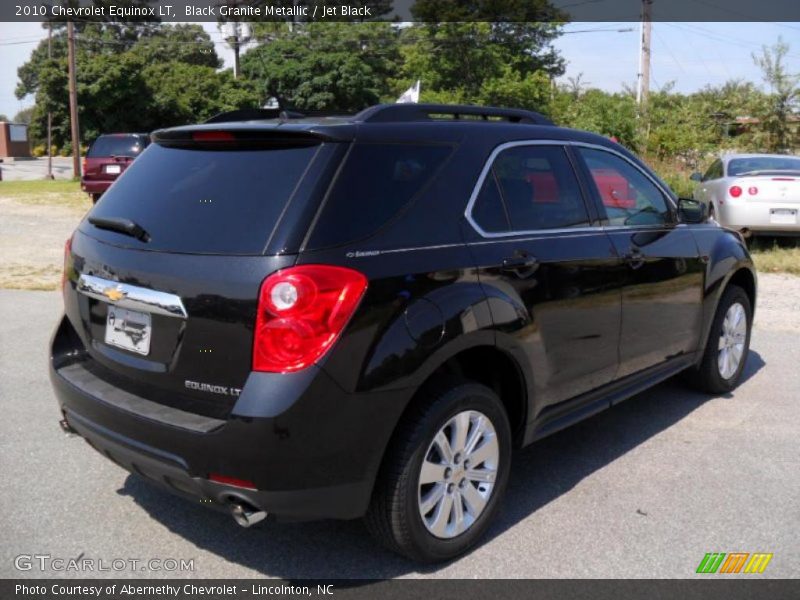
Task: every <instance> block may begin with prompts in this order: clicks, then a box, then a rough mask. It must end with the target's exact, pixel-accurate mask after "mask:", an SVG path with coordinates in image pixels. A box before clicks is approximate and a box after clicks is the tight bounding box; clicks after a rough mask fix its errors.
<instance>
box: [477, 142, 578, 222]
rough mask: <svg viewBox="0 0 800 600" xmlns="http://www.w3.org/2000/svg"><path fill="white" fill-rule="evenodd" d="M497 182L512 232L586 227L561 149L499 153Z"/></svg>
mask: <svg viewBox="0 0 800 600" xmlns="http://www.w3.org/2000/svg"><path fill="white" fill-rule="evenodd" d="M490 174H491V175H493V176H494V178H495V179H496V180H497V185H498V187H499V190H500V195H501V197H502V200H503V202H504V204H505V208H506V211H507V213H508V218H509V221H510V222H511V230H512V231H527V230H535V229H555V228H562V227H576V226H580V225H588V223H589V216H588V214H587V212H586V206H585V205H584V203H583V198H582V196H581V191H580V187H579V185H578V181H577V179H576V178H575V173H574V172H573V170H572V165H571V164H570V162H569V159H568V158H567V155H566V152H565V151H564V148H562V147H560V146H518V147H515V148H510V149H508V150H504V151H503V152H501V153H500V154H499V155H498V156H497V157H496V158H495V160H494V163H493V164H492V169H491V171H490Z"/></svg>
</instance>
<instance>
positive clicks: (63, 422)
mask: <svg viewBox="0 0 800 600" xmlns="http://www.w3.org/2000/svg"><path fill="white" fill-rule="evenodd" d="M58 426H59V427H61V431H63V432H64V433H65V434H66V435H67V436H68V437H71V436H73V435H76V434H77V433H78V432H77V431H75V430H74V429H73V428H72V425H70V424H69V423H68V422H67V420H66V419H61V420H60V421H59V422H58Z"/></svg>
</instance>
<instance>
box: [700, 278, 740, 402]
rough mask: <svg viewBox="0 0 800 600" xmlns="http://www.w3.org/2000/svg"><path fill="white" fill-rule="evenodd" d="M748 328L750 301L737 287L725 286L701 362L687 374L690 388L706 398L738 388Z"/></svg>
mask: <svg viewBox="0 0 800 600" xmlns="http://www.w3.org/2000/svg"><path fill="white" fill-rule="evenodd" d="M752 326H753V309H752V306H751V305H750V298H749V297H748V296H747V294H746V293H745V291H744V290H743V289H742V288H740V287H739V286H737V285H731V286H729V287H728V288H727V289H726V290H725V292H724V293H723V295H722V299H721V300H720V302H719V306H717V312H716V313H715V314H714V321H713V323H712V324H711V331H710V332H709V334H708V341H707V342H706V348H705V351H704V352H703V359H702V360H701V362H700V365H699V366H698V367H697V368H696V369H695V370H693V371H690V372H689V379H690V382H691V383H692V385H693V386H694V387H696V388H698V389H699V390H701V391H703V392H707V393H709V394H724V393H726V392H730V391H731V390H732V389H734V388H735V387H736V386H737V385H739V381H740V380H741V377H742V372H743V371H744V366H745V363H746V362H747V353H748V352H749V350H750V331H751V329H752Z"/></svg>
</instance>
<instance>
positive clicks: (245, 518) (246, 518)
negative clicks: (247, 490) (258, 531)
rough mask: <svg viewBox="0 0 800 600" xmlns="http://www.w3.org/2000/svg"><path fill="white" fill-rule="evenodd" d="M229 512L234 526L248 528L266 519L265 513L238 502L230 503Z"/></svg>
mask: <svg viewBox="0 0 800 600" xmlns="http://www.w3.org/2000/svg"><path fill="white" fill-rule="evenodd" d="M230 510H231V516H232V517H233V520H234V521H236V524H237V525H239V526H240V527H250V526H251V525H255V524H256V523H260V522H261V521H263V520H264V519H266V518H267V513H266V511H263V510H258V509H256V508H253V507H252V506H247V505H245V504H242V503H240V502H232V503H231V505H230Z"/></svg>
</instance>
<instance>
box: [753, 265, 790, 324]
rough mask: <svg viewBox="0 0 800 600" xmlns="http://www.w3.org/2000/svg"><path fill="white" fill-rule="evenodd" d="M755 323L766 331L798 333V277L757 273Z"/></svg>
mask: <svg viewBox="0 0 800 600" xmlns="http://www.w3.org/2000/svg"><path fill="white" fill-rule="evenodd" d="M756 322H757V323H758V325H759V326H760V327H764V328H767V329H783V330H785V331H794V332H797V333H800V277H798V276H796V275H783V274H780V273H759V275H758V300H757V302H756Z"/></svg>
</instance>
